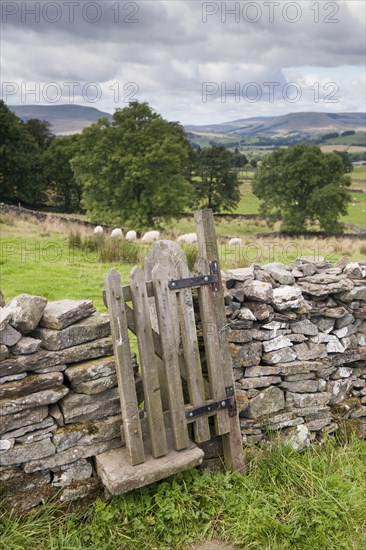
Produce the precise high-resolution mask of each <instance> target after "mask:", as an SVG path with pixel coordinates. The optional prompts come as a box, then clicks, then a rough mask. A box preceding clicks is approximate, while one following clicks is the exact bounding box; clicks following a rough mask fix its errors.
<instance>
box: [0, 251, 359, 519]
mask: <svg viewBox="0 0 366 550" xmlns="http://www.w3.org/2000/svg"><path fill="white" fill-rule="evenodd" d="M223 281H224V285H225V304H226V305H225V307H226V314H227V326H226V330H227V337H228V340H229V342H230V347H231V352H232V359H233V370H234V377H235V380H236V390H237V404H238V409H239V415H240V424H241V430H242V435H243V442H244V444H245V445H248V446H251V445H254V444H257V443H260V442H262V441H265V440H266V439H267V438H268V437H269V434H270V433H271V432H273V431H278V433H279V434H281V437H283V438H284V439H286V440H287V441H288V442H289V443H290V444H291V445H293V446H294V447H295V448H297V449H301V448H303V447H304V446H307V445H309V443H310V441H311V440H312V439H315V438H316V437H317V436H319V435H321V434H324V433H329V432H332V431H334V430H336V429H338V428H341V429H345V430H348V431H351V430H354V431H356V433H357V434H358V435H359V436H361V437H366V262H357V263H356V262H352V263H351V262H349V261H348V260H347V259H345V258H344V259H342V260H340V261H339V262H338V263H337V264H336V265H334V266H333V265H331V264H327V263H326V262H324V260H322V259H318V261H314V260H313V259H312V258H300V259H299V260H298V261H296V262H295V263H294V264H293V265H290V266H284V265H282V264H268V265H265V266H260V265H256V264H253V265H252V266H251V267H249V268H243V269H236V270H231V271H226V272H223ZM3 305H4V304H3ZM134 363H135V372H136V384H137V389H138V392H140V397H139V399H140V400H142V399H143V397H142V394H141V380H140V379H139V378H138V377H137V370H138V367H137V362H136V357H135V356H134ZM120 412H121V411H120V403H119V398H118V390H117V377H116V373H115V364H114V358H113V346H112V341H111V338H110V326H109V319H108V316H107V315H103V314H100V313H97V312H96V311H95V308H94V306H93V304H92V302H91V301H90V300H82V301H73V300H60V301H58V302H47V300H46V299H45V298H42V297H39V296H30V295H27V294H23V295H20V296H17V297H16V298H14V299H13V300H11V302H9V303H8V304H6V306H5V307H0V500H1V499H5V502H6V503H7V505H9V506H10V507H15V508H17V509H18V510H26V509H29V508H31V507H33V506H36V505H38V504H39V503H41V502H43V501H44V500H45V499H46V498H48V497H49V496H51V495H52V494H54V493H57V498H59V499H61V500H67V499H70V498H74V497H79V496H84V495H87V494H90V493H91V492H93V491H98V490H99V489H100V482H99V479H98V478H97V476H96V474H95V469H94V457H95V456H96V455H98V454H101V453H103V452H105V451H107V450H110V449H113V448H117V447H120V446H121V445H122V441H121V432H120V425H121V416H120ZM204 450H205V453H206V458H208V459H209V460H208V462H209V461H210V460H211V461H213V462H215V460H214V458H215V456H216V455H217V448H216V445H215V442H211V443H209V444H207V445H206V446H205V448H204ZM219 462H220V461H219Z"/></svg>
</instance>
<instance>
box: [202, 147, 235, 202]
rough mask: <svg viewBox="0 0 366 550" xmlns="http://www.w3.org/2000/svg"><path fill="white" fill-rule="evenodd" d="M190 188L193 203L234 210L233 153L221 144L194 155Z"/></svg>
mask: <svg viewBox="0 0 366 550" xmlns="http://www.w3.org/2000/svg"><path fill="white" fill-rule="evenodd" d="M196 155H197V158H196V166H195V171H194V172H195V174H194V178H193V181H192V183H193V185H194V188H195V191H196V201H195V202H196V204H197V205H199V206H206V207H208V208H212V210H213V211H214V212H220V210H234V209H235V208H236V206H237V204H238V202H239V201H240V190H239V182H238V178H237V172H236V170H235V168H234V162H233V159H234V156H235V154H234V153H232V152H231V151H229V150H228V149H226V148H225V147H223V146H222V145H213V146H212V147H207V148H204V149H198V150H197V152H196Z"/></svg>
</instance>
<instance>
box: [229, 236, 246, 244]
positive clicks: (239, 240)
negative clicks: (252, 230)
mask: <svg viewBox="0 0 366 550" xmlns="http://www.w3.org/2000/svg"><path fill="white" fill-rule="evenodd" d="M228 244H229V246H241V245H242V244H243V241H242V240H241V239H240V238H239V237H234V238H233V239H230V241H229V243H228Z"/></svg>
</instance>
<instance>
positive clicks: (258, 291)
mask: <svg viewBox="0 0 366 550" xmlns="http://www.w3.org/2000/svg"><path fill="white" fill-rule="evenodd" d="M244 292H245V297H246V299H248V300H251V301H254V302H264V303H266V302H270V301H271V300H272V285H270V284H269V283H262V282H261V281H249V282H247V283H246V284H245V286H244Z"/></svg>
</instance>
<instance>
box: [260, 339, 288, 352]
mask: <svg viewBox="0 0 366 550" xmlns="http://www.w3.org/2000/svg"><path fill="white" fill-rule="evenodd" d="M262 345H263V351H264V352H266V353H268V352H270V351H275V350H279V349H283V348H289V347H291V346H292V345H293V344H292V342H291V341H290V340H289V339H288V338H286V337H285V336H277V337H276V338H273V339H272V340H269V341H268V342H263V344H262Z"/></svg>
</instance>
